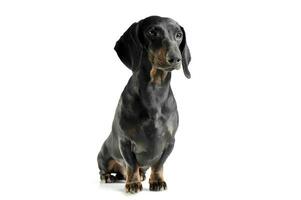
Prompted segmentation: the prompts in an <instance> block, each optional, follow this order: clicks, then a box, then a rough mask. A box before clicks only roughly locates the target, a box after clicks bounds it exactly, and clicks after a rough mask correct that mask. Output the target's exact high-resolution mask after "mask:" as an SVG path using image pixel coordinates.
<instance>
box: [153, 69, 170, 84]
mask: <svg viewBox="0 0 301 200" xmlns="http://www.w3.org/2000/svg"><path fill="white" fill-rule="evenodd" d="M167 73H168V72H165V71H163V70H160V69H157V68H156V67H154V66H153V67H152V69H151V71H150V77H151V81H150V82H151V83H155V84H157V85H161V84H162V82H164V80H165V78H166V76H167Z"/></svg>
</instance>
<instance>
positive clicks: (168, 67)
mask: <svg viewBox="0 0 301 200" xmlns="http://www.w3.org/2000/svg"><path fill="white" fill-rule="evenodd" d="M156 68H157V69H160V70H162V71H166V72H171V71H173V70H175V69H176V70H179V69H180V68H181V64H180V63H178V64H176V65H160V66H156Z"/></svg>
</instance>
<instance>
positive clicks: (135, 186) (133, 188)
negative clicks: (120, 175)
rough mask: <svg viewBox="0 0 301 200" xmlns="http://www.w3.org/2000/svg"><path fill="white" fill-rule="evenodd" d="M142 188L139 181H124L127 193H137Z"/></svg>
mask: <svg viewBox="0 0 301 200" xmlns="http://www.w3.org/2000/svg"><path fill="white" fill-rule="evenodd" d="M141 190H142V184H141V183H140V182H136V183H126V184H125V191H126V192H129V193H132V194H134V193H137V192H139V191H141Z"/></svg>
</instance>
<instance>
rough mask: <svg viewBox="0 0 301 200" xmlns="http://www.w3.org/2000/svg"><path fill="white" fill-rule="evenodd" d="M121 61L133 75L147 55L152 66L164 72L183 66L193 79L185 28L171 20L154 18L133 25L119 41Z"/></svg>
mask: <svg viewBox="0 0 301 200" xmlns="http://www.w3.org/2000/svg"><path fill="white" fill-rule="evenodd" d="M115 50H116V52H117V54H118V56H119V58H120V60H121V61H122V62H123V63H124V64H125V65H126V66H127V67H128V68H130V69H131V70H132V71H133V72H135V71H136V70H139V67H141V61H142V59H143V58H144V55H146V56H147V58H146V59H147V60H148V62H150V64H151V66H152V67H154V68H157V69H160V70H163V71H168V72H169V71H172V70H174V69H179V68H180V67H181V66H182V67H183V71H184V74H185V76H186V77H187V78H190V72H189V70H188V64H189V62H190V59H191V57H190V52H189V49H188V46H187V43H186V36H185V31H184V28H183V27H181V26H180V25H179V24H178V23H177V22H175V21H174V20H172V19H170V18H162V17H159V16H151V17H148V18H145V19H143V20H141V21H139V22H137V23H134V24H132V25H131V26H130V27H129V28H128V30H127V31H126V32H125V33H124V34H123V35H122V36H121V37H120V39H119V40H118V41H117V42H116V45H115Z"/></svg>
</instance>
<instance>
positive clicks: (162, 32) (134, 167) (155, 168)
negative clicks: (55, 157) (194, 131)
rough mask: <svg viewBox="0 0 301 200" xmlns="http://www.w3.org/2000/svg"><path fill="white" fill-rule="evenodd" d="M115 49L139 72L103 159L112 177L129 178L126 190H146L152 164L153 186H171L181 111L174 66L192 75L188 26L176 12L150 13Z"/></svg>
mask: <svg viewBox="0 0 301 200" xmlns="http://www.w3.org/2000/svg"><path fill="white" fill-rule="evenodd" d="M114 49H115V51H116V52H117V54H118V57H119V58H120V60H121V61H122V63H123V64H124V65H125V66H127V67H128V68H129V69H130V70H132V72H133V74H132V76H131V78H130V79H129V81H128V83H127V85H126V87H125V88H124V90H123V92H122V94H121V97H120V100H119V102H118V106H117V109H116V111H115V117H114V120H113V125H112V131H111V133H110V135H109V137H108V138H107V139H106V141H105V142H104V144H103V146H102V148H101V150H100V152H99V154H98V156H97V162H98V167H99V170H100V178H101V180H103V181H105V182H106V183H110V182H120V181H122V180H126V182H125V190H126V192H130V193H136V192H139V191H141V190H142V184H141V181H143V180H145V172H146V170H147V169H148V168H150V167H151V175H150V178H149V189H150V190H151V191H160V190H165V189H167V184H166V182H165V180H164V177H163V164H164V162H165V161H166V159H167V158H168V156H169V155H170V153H171V152H172V150H173V147H174V143H175V133H176V131H177V128H178V123H179V117H178V111H177V104H176V101H175V98H174V96H173V92H172V90H171V87H170V80H171V72H172V71H173V70H174V69H179V68H181V66H182V68H183V71H184V75H185V76H186V77H187V78H190V76H191V75H190V72H189V70H188V64H189V63H190V60H191V56H190V51H189V49H188V46H187V43H186V36H185V31H184V28H183V27H181V26H180V25H179V24H178V23H177V22H176V21H174V20H173V19H170V18H163V17H159V16H150V17H147V18H145V19H143V20H141V21H139V22H136V23H134V24H132V25H131V26H130V27H129V28H128V29H127V31H126V32H125V33H124V34H123V35H122V36H121V37H120V39H119V40H118V41H117V42H116V45H115V48H114Z"/></svg>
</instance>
